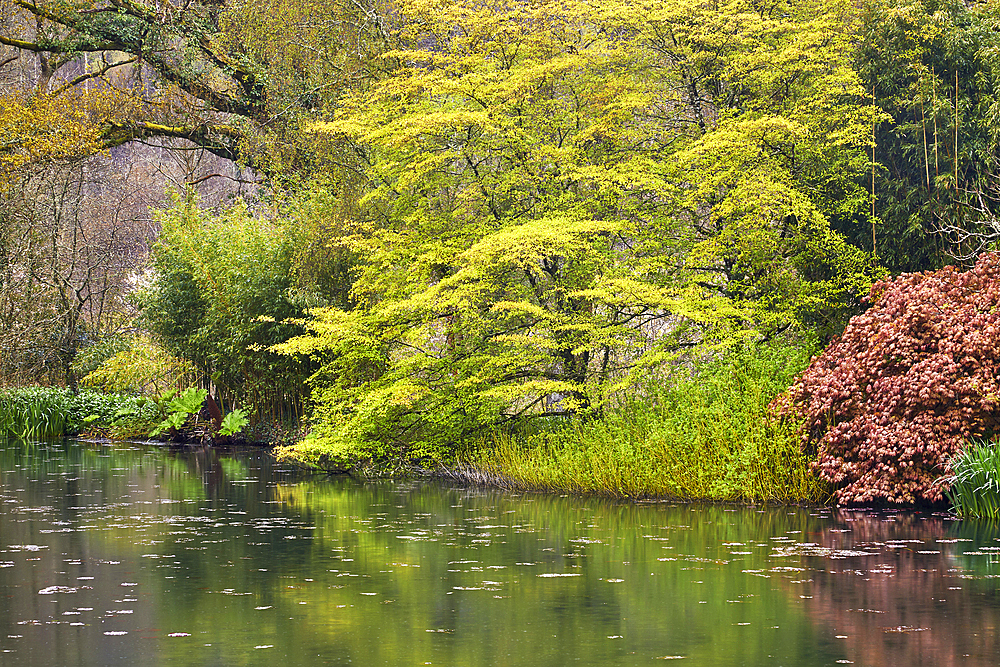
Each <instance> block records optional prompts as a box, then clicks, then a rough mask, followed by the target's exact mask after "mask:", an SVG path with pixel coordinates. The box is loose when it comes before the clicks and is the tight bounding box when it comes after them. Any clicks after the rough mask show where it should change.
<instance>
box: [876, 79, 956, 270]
mask: <svg viewBox="0 0 1000 667" xmlns="http://www.w3.org/2000/svg"><path fill="white" fill-rule="evenodd" d="M956 85H957V84H956ZM875 118H876V115H875V82H874V81H872V257H878V254H877V253H876V250H875V146H876V143H877V142H876V139H875Z"/></svg>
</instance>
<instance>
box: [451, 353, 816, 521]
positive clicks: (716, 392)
mask: <svg viewBox="0 0 1000 667" xmlns="http://www.w3.org/2000/svg"><path fill="white" fill-rule="evenodd" d="M808 363H809V354H808V351H807V350H804V349H799V348H789V347H779V346H768V347H764V348H759V349H753V350H742V351H738V352H733V353H730V354H729V355H727V356H726V357H724V358H721V359H716V360H712V361H707V362H701V363H697V364H696V365H695V368H694V370H693V371H691V372H689V373H688V372H684V374H683V375H681V377H678V378H672V379H669V380H668V381H667V382H666V383H663V384H660V385H659V386H649V387H646V388H645V390H644V391H641V392H637V394H636V395H634V396H632V397H631V398H629V399H628V400H625V401H622V402H621V403H620V404H619V405H617V406H615V407H614V408H611V409H608V410H607V411H606V412H605V414H604V415H603V416H601V417H600V418H598V419H593V420H591V421H587V422H571V423H567V424H563V425H561V426H555V427H547V428H541V429H536V430H535V431H534V432H529V431H526V430H523V429H522V430H521V431H514V432H511V433H506V434H500V435H497V436H494V437H492V438H490V439H488V440H487V441H486V442H485V443H483V445H482V446H481V447H478V448H476V449H474V450H473V451H471V452H469V453H467V454H466V455H465V457H464V460H463V461H462V466H464V467H465V468H466V469H467V470H468V471H469V472H470V473H471V472H472V471H476V473H475V474H478V475H482V476H486V477H488V478H490V479H492V480H494V483H497V482H500V483H503V484H506V485H509V486H512V487H518V488H526V489H528V488H530V489H538V490H549V491H564V492H578V493H597V494H601V495H607V496H612V497H627V498H635V497H642V496H666V497H677V498H686V499H711V500H727V501H737V500H743V501H776V502H797V501H811V502H820V501H824V500H826V499H827V498H828V490H827V487H826V485H825V484H823V483H821V482H820V481H818V480H817V479H816V478H815V477H814V476H813V475H812V473H811V472H810V470H809V460H808V458H807V457H806V456H805V455H804V454H803V453H802V452H801V450H800V447H799V441H798V437H797V435H796V427H797V426H798V425H797V424H795V423H791V422H790V421H788V420H785V421H779V420H777V419H775V418H773V417H772V416H771V414H770V412H769V410H768V406H769V404H770V403H771V401H772V400H773V399H774V398H775V396H777V395H778V394H779V393H780V392H782V391H784V390H785V389H786V388H787V387H788V386H789V385H790V384H791V383H792V381H793V380H794V377H795V375H796V373H798V372H800V371H801V370H802V369H803V368H805V366H806V365H807V364H808ZM679 374H680V373H679Z"/></svg>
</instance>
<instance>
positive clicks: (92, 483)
mask: <svg viewBox="0 0 1000 667" xmlns="http://www.w3.org/2000/svg"><path fill="white" fill-rule="evenodd" d="M0 484H2V485H0V596H2V597H3V600H4V604H3V605H2V608H0V626H2V627H0V665H47V666H48V665H67V666H70V665H131V666H133V667H135V666H141V665H168V664H169V665H199V666H203V665H225V666H231V665H272V664H273V665H278V666H280V667H291V666H293V665H364V666H368V665H451V666H470V667H471V666H480V665H482V666H485V665H491V666H492V665H545V666H547V665H552V666H556V665H560V666H561V665H655V664H661V663H660V661H661V660H666V661H671V663H670V664H677V665H691V666H693V665H699V666H710V665H711V666H718V665H751V666H756V665H774V666H778V665H783V666H787V667H792V666H809V667H816V666H817V665H838V664H855V665H886V666H889V665H892V666H897V665H908V666H913V665H935V666H940V665H953V664H954V665H972V666H977V665H983V666H985V665H990V666H994V665H996V664H998V662H1000V635H998V627H1000V594H998V583H1000V579H998V577H1000V530H998V529H997V527H995V526H992V525H989V524H986V523H980V522H971V521H957V520H955V518H954V517H953V516H951V515H949V514H947V513H921V512H910V511H906V512H902V511H901V512H884V511H881V512H880V511H864V510H838V509H830V508H799V507H737V506H725V505H698V504H684V503H676V502H643V503H624V502H614V501H608V500H603V499H597V498H580V497H572V496H553V495H545V494H514V493H508V492H500V491H493V490H482V489H468V488H462V487H457V486H454V485H449V484H443V483H440V482H437V481H425V480H419V481H414V480H404V481H377V482H370V481H369V482H365V481H358V480H354V479H351V478H338V477H327V476H325V475H320V474H315V473H307V472H302V471H297V470H294V469H290V468H288V467H287V466H283V465H281V464H278V463H276V462H274V461H273V459H271V458H270V456H269V455H268V454H267V453H266V452H263V451H260V450H233V451H220V450H214V449H211V448H197V449H167V448H161V447H153V446H140V445H123V444H114V445H108V444H96V443H93V444H88V443H80V442H73V441H66V442H53V443H44V444H26V443H23V442H16V441H15V442H7V443H0Z"/></svg>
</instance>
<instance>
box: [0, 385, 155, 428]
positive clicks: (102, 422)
mask: <svg viewBox="0 0 1000 667" xmlns="http://www.w3.org/2000/svg"><path fill="white" fill-rule="evenodd" d="M155 417H156V413H155V410H154V409H153V406H151V405H150V404H149V402H148V401H147V400H146V399H144V398H141V397H138V396H131V395H127V394H104V393H101V392H95V391H83V392H80V393H79V394H74V393H73V392H71V391H70V390H68V389H63V388H61V387H39V386H28V387H19V388H14V389H6V390H4V391H2V392H0V435H6V436H12V437H15V438H21V439H23V440H39V439H43V438H55V437H60V436H63V435H76V434H78V433H80V432H81V431H82V430H91V431H100V432H102V433H105V434H110V435H117V431H119V430H127V429H128V427H129V425H131V424H133V423H135V424H139V425H140V426H141V429H140V430H141V431H142V432H143V433H147V432H148V431H149V428H150V426H149V424H150V423H151V422H152V420H153V419H155Z"/></svg>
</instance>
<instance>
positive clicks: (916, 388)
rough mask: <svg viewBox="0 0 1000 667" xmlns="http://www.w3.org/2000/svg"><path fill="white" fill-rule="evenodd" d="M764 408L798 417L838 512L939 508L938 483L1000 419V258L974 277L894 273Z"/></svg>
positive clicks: (950, 270)
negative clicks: (845, 506)
mask: <svg viewBox="0 0 1000 667" xmlns="http://www.w3.org/2000/svg"><path fill="white" fill-rule="evenodd" d="M867 299H868V301H869V302H870V303H871V307H870V308H869V309H868V311H867V312H865V313H864V314H862V315H858V316H856V317H854V318H852V319H851V321H850V323H849V324H848V326H847V328H846V330H845V331H844V333H843V335H842V336H841V337H840V338H839V339H838V340H835V341H834V342H833V343H831V344H830V346H829V347H827V349H826V350H825V351H824V352H823V354H822V355H820V356H819V357H816V358H815V359H814V360H813V362H812V364H811V365H810V366H809V367H808V368H807V369H806V371H805V372H804V373H803V375H802V377H801V378H800V379H799V380H798V381H797V382H796V384H794V385H793V386H792V387H791V388H790V389H789V391H788V392H787V393H786V394H784V395H783V396H781V397H779V399H778V400H777V401H776V405H775V406H774V407H775V408H776V410H777V412H778V413H779V414H783V415H786V416H788V415H792V414H794V415H795V416H797V417H799V418H804V419H805V425H804V427H803V433H802V444H803V447H804V448H805V450H806V451H807V452H812V453H815V455H816V460H815V462H814V463H813V464H812V465H813V468H814V471H815V472H816V473H817V474H818V475H819V476H820V477H821V478H822V479H825V480H827V481H828V482H831V483H832V484H833V485H834V489H835V499H836V500H837V502H839V503H878V502H891V503H913V502H918V501H925V502H937V501H940V500H941V499H942V498H943V491H944V488H943V487H942V484H941V482H939V481H937V480H939V479H940V478H941V476H942V475H944V474H945V473H947V472H948V462H949V461H950V460H951V459H952V457H954V456H955V454H957V453H958V452H959V451H960V450H961V448H962V446H963V443H965V442H966V441H968V440H969V439H970V438H972V437H976V436H989V435H992V434H993V432H994V430H995V429H997V426H998V421H1000V402H998V394H1000V387H998V383H1000V253H991V254H987V255H983V256H982V257H981V258H980V259H979V260H978V262H977V263H976V266H975V268H973V269H971V270H969V271H964V272H962V271H959V270H957V269H955V268H954V267H947V268H944V269H941V270H940V271H934V272H926V273H910V274H904V275H901V276H899V277H898V278H895V279H893V280H887V281H883V282H880V283H878V284H876V285H875V286H873V287H872V290H871V293H870V295H869V296H868V297H867Z"/></svg>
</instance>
